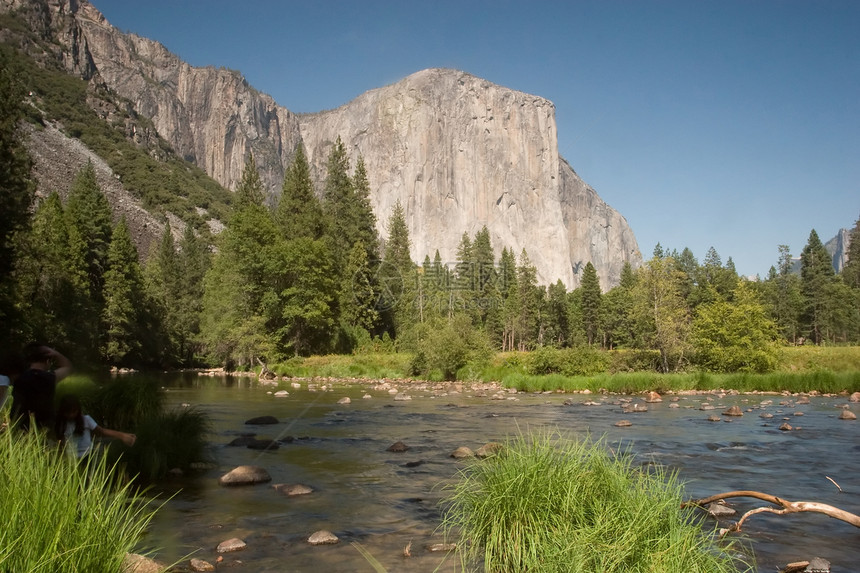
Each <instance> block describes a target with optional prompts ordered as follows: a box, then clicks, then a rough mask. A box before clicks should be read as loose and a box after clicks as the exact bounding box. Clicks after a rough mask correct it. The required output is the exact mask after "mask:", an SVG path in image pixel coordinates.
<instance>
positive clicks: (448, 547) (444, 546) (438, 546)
mask: <svg viewBox="0 0 860 573" xmlns="http://www.w3.org/2000/svg"><path fill="white" fill-rule="evenodd" d="M425 549H427V551H429V552H430V553H438V552H439V551H446V552H447V551H454V550H455V549H457V544H456V543H433V544H432V545H427V546H425Z"/></svg>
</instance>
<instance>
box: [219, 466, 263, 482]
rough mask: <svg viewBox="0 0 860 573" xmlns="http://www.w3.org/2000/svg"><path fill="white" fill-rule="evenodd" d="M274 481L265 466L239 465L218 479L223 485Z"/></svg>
mask: <svg viewBox="0 0 860 573" xmlns="http://www.w3.org/2000/svg"><path fill="white" fill-rule="evenodd" d="M267 481H272V476H270V475H269V472H267V471H266V469H265V468H261V467H259V466H239V467H236V468H234V469H232V470H230V471H229V472H227V473H226V474H224V475H223V476H221V478H220V479H219V480H218V483H219V484H221V485H229V486H233V485H253V484H255V483H264V482H267Z"/></svg>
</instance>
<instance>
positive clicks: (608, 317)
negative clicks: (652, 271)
mask: <svg viewBox="0 0 860 573" xmlns="http://www.w3.org/2000/svg"><path fill="white" fill-rule="evenodd" d="M681 254H682V256H683V252H682V253H681ZM691 254H692V253H691ZM685 274H686V273H685ZM684 282H685V283H686V281H684ZM635 286H636V275H635V274H634V273H633V268H632V267H631V266H630V263H628V262H625V263H624V266H622V267H621V280H620V281H619V283H618V286H616V287H615V288H613V289H612V290H610V291H609V292H607V293H606V294H605V295H603V297H602V299H601V301H600V310H601V319H600V323H601V326H602V327H603V331H604V335H605V340H604V345H605V347H606V348H608V349H612V348H615V347H616V346H624V347H631V346H633V345H634V342H635V340H636V329H635V321H634V317H633V289H634V288H635Z"/></svg>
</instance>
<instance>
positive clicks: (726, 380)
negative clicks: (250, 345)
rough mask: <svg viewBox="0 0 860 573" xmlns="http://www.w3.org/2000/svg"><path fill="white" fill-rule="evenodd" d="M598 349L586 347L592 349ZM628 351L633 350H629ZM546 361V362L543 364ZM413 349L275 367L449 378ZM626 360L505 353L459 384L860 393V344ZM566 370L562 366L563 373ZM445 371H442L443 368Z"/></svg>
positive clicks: (336, 374) (289, 372)
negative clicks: (771, 362)
mask: <svg viewBox="0 0 860 573" xmlns="http://www.w3.org/2000/svg"><path fill="white" fill-rule="evenodd" d="M595 352H597V351H592V350H587V351H585V354H593V353H595ZM625 354H626V355H625ZM538 359H540V360H541V362H540V364H539V365H538V364H536V362H537V360H538ZM411 361H412V355H411V354H408V353H384V354H382V353H381V354H355V355H329V356H311V357H307V358H294V359H292V360H290V361H287V362H285V363H281V364H275V365H270V368H271V371H272V372H273V374H274V375H277V376H278V377H281V378H284V379H293V378H296V379H325V378H331V379H347V380H396V381H400V382H404V383H407V382H408V383H416V382H417V383H434V382H443V381H442V379H441V376H432V375H431V376H430V377H429V378H430V379H429V380H416V379H414V378H413V377H412V376H410V374H411V372H410V364H411ZM607 362H608V363H611V364H615V365H618V364H624V365H626V367H627V368H629V370H628V371H611V370H607V371H600V372H595V373H593V374H590V375H576V374H574V375H570V374H566V373H564V372H565V371H564V368H562V367H557V365H555V364H553V363H552V362H548V360H547V357H546V353H544V354H543V355H540V354H539V353H530V352H508V353H498V354H496V355H494V356H493V357H492V358H490V359H488V360H484V361H482V362H473V363H469V364H467V365H466V366H464V367H463V368H461V369H460V370H459V371H458V373H457V374H458V375H457V381H456V383H467V384H472V383H484V384H490V383H496V384H499V385H500V386H503V387H505V388H514V389H517V390H520V391H526V392H540V391H556V390H560V391H563V392H582V391H585V390H587V391H589V392H601V391H604V392H614V393H621V394H634V393H639V392H649V391H656V392H660V393H665V392H688V391H730V390H734V391H738V392H776V393H780V392H789V393H810V392H819V393H822V394H838V393H840V392H845V393H849V394H850V393H853V392H857V391H860V347H855V346H850V347H786V348H783V349H781V350H780V362H779V367H778V369H777V370H776V371H774V372H769V373H766V374H752V373H735V374H722V373H711V372H698V371H691V372H681V373H670V374H662V373H659V372H656V371H654V370H653V369H651V370H645V369H638V370H637V369H635V368H634V367H633V366H635V365H636V364H637V363H642V364H644V363H647V360H644V361H643V360H642V356H641V353H638V352H635V351H630V352H627V351H616V352H615V354H612V355H610V357H609V359H608V360H607ZM558 371H561V372H558ZM437 374H438V373H437Z"/></svg>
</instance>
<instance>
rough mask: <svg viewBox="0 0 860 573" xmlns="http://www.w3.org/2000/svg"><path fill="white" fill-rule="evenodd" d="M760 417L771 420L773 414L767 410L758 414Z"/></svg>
mask: <svg viewBox="0 0 860 573" xmlns="http://www.w3.org/2000/svg"><path fill="white" fill-rule="evenodd" d="M758 417H759V418H764V419H765V420H770V419H771V418H773V414H769V413H767V412H762V413H761V414H759V415H758Z"/></svg>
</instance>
